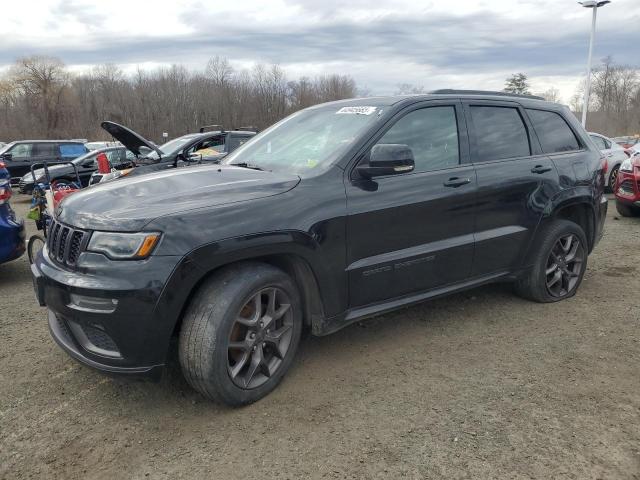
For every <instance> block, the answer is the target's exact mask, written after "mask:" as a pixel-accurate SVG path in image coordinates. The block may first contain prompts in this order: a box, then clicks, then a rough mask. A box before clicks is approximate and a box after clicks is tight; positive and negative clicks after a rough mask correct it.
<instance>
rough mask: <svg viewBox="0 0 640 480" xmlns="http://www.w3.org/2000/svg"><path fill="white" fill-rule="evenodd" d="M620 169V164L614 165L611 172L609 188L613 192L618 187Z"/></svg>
mask: <svg viewBox="0 0 640 480" xmlns="http://www.w3.org/2000/svg"><path fill="white" fill-rule="evenodd" d="M619 171H620V166H619V165H618V166H615V167H613V169H612V170H611V173H610V174H609V185H608V186H609V190H610V191H611V192H613V191H614V190H615V188H616V180H617V179H618V172H619Z"/></svg>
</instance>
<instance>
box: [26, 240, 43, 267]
mask: <svg viewBox="0 0 640 480" xmlns="http://www.w3.org/2000/svg"><path fill="white" fill-rule="evenodd" d="M44 244H45V239H44V237H42V236H41V235H32V236H31V237H29V241H28V242H27V256H28V257H29V263H30V264H31V263H33V262H34V261H35V259H36V256H37V255H38V252H40V250H42V249H43V248H44Z"/></svg>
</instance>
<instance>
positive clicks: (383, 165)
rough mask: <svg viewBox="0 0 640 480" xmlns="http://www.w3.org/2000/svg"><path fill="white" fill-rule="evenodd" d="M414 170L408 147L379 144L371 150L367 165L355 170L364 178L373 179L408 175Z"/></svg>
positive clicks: (411, 154) (395, 144)
mask: <svg viewBox="0 0 640 480" xmlns="http://www.w3.org/2000/svg"><path fill="white" fill-rule="evenodd" d="M414 168H415V161H414V159H413V152H412V151H411V149H410V148H409V146H408V145H403V144H398V143H379V144H378V145H375V146H374V147H373V148H372V149H371V154H370V155H369V163H368V164H367V165H360V166H359V167H358V169H357V170H358V173H359V174H360V175H362V176H363V177H364V178H373V177H380V176H384V175H398V174H400V173H409V172H412V171H413V169H414Z"/></svg>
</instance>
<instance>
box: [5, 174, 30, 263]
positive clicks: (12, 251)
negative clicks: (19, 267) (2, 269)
mask: <svg viewBox="0 0 640 480" xmlns="http://www.w3.org/2000/svg"><path fill="white" fill-rule="evenodd" d="M10 198H11V176H10V175H9V172H8V171H7V169H6V168H5V165H4V163H2V162H0V263H4V262H8V261H9V260H14V259H16V258H18V257H19V256H20V255H22V254H23V253H24V250H25V244H24V238H25V233H24V222H23V221H22V220H18V218H16V214H15V212H14V211H13V209H12V208H11V205H9V199H10Z"/></svg>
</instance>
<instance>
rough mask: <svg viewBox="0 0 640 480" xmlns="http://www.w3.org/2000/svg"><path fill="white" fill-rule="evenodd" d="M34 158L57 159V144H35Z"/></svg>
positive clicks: (32, 153)
mask: <svg viewBox="0 0 640 480" xmlns="http://www.w3.org/2000/svg"><path fill="white" fill-rule="evenodd" d="M31 155H32V156H33V157H55V156H56V154H55V144H53V143H34V144H33V149H32V150H31Z"/></svg>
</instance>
